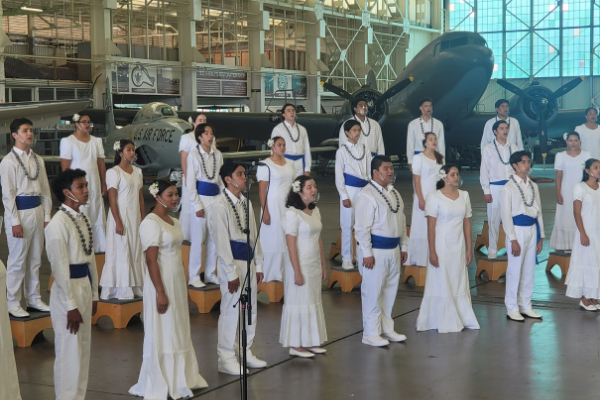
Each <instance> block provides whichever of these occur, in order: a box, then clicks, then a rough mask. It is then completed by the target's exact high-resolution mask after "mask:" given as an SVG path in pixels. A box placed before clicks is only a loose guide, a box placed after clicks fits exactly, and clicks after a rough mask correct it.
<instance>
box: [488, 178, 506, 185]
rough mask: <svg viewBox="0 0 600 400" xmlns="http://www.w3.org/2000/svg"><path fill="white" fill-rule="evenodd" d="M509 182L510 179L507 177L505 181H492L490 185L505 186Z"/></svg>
mask: <svg viewBox="0 0 600 400" xmlns="http://www.w3.org/2000/svg"><path fill="white" fill-rule="evenodd" d="M507 183H508V179H505V180H503V181H494V182H490V185H498V186H504V185H506V184H507Z"/></svg>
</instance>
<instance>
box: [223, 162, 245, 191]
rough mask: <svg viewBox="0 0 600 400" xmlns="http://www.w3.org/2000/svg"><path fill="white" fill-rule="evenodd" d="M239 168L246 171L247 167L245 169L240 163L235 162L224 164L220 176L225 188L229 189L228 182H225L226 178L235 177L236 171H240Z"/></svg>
mask: <svg viewBox="0 0 600 400" xmlns="http://www.w3.org/2000/svg"><path fill="white" fill-rule="evenodd" d="M238 167H242V168H244V169H246V167H244V165H243V164H241V163H239V162H235V161H227V162H225V163H223V165H222V166H221V169H220V170H219V175H220V176H221V180H222V181H223V184H224V185H225V187H227V182H225V178H226V177H230V178H232V177H233V173H234V172H235V170H236V169H238Z"/></svg>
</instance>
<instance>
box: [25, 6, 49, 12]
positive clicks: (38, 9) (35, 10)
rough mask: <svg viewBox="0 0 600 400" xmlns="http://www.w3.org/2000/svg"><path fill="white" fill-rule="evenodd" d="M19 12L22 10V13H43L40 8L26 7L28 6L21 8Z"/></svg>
mask: <svg viewBox="0 0 600 400" xmlns="http://www.w3.org/2000/svg"><path fill="white" fill-rule="evenodd" d="M21 10H23V11H33V12H44V10H42V9H41V8H36V7H28V6H22V7H21Z"/></svg>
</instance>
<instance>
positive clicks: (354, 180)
mask: <svg viewBox="0 0 600 400" xmlns="http://www.w3.org/2000/svg"><path fill="white" fill-rule="evenodd" d="M344 183H345V184H346V186H353V187H358V188H362V187H365V186H367V185H368V184H369V181H365V180H364V179H361V178H358V177H356V176H354V175H350V174H346V173H344Z"/></svg>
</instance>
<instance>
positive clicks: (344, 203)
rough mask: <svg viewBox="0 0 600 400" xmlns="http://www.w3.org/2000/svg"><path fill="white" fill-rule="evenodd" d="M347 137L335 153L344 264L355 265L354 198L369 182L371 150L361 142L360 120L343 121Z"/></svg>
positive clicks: (348, 267)
mask: <svg viewBox="0 0 600 400" xmlns="http://www.w3.org/2000/svg"><path fill="white" fill-rule="evenodd" d="M343 129H344V132H345V135H346V138H347V139H348V141H347V142H346V143H344V144H343V145H341V146H340V148H339V149H337V151H336V153H335V186H336V188H337V190H338V193H339V194H340V227H341V228H342V246H341V247H342V268H343V269H346V270H351V269H354V265H353V264H352V258H353V254H352V229H354V210H355V208H354V198H355V197H356V195H357V194H358V192H360V189H361V188H363V187H365V185H367V183H368V182H369V168H370V165H371V153H370V152H369V150H367V146H366V145H365V144H364V143H359V137H360V123H359V122H358V121H356V120H353V119H349V120H348V121H346V122H344V127H343Z"/></svg>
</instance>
